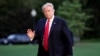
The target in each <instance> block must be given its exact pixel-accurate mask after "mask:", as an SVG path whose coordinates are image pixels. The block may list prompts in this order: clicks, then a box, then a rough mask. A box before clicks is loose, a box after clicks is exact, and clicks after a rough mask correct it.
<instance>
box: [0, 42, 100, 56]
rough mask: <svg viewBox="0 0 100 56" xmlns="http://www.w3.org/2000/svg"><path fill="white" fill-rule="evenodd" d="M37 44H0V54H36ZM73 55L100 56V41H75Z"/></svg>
mask: <svg viewBox="0 0 100 56" xmlns="http://www.w3.org/2000/svg"><path fill="white" fill-rule="evenodd" d="M37 50H38V45H0V56H36V55H37ZM73 50H74V51H73V52H74V56H100V42H91V43H90V42H84V43H77V44H75V46H74V48H73Z"/></svg>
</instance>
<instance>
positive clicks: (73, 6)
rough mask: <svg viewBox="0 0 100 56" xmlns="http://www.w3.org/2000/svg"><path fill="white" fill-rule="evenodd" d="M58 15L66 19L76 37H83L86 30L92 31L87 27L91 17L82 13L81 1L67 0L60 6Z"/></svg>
mask: <svg viewBox="0 0 100 56" xmlns="http://www.w3.org/2000/svg"><path fill="white" fill-rule="evenodd" d="M57 15H59V16H61V17H63V18H65V19H66V21H67V23H68V26H69V28H70V29H71V31H72V32H73V34H74V36H76V37H82V35H83V33H84V30H90V29H89V28H87V27H86V21H87V20H88V19H90V17H91V16H90V15H87V14H86V13H85V12H84V11H82V4H81V3H80V1H79V0H72V1H70V0H65V1H64V2H63V3H62V5H61V6H59V8H58V10H57Z"/></svg>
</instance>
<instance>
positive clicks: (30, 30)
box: [27, 29, 35, 41]
mask: <svg viewBox="0 0 100 56" xmlns="http://www.w3.org/2000/svg"><path fill="white" fill-rule="evenodd" d="M27 35H28V37H29V38H30V40H31V41H32V40H33V39H34V36H35V31H32V29H27Z"/></svg>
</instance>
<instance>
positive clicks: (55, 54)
mask: <svg viewBox="0 0 100 56" xmlns="http://www.w3.org/2000/svg"><path fill="white" fill-rule="evenodd" d="M45 23H46V19H45V18H44V19H41V20H39V21H38V23H37V26H36V28H35V32H36V36H35V38H36V39H38V42H39V49H38V56H45V55H44V54H45V52H44V48H43V45H42V42H43V33H44V26H45ZM48 41H49V42H48V43H49V56H68V55H71V56H72V39H71V35H70V32H69V29H68V27H67V24H66V22H65V21H64V20H63V19H62V18H59V17H54V20H53V23H52V26H51V30H50V34H49V40H48Z"/></svg>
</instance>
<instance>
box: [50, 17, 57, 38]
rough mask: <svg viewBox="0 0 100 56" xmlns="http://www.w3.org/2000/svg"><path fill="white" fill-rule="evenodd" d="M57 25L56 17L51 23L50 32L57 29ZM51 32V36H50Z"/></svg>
mask: <svg viewBox="0 0 100 56" xmlns="http://www.w3.org/2000/svg"><path fill="white" fill-rule="evenodd" d="M55 25H56V18H55V17H54V20H53V22H52V25H51V29H50V34H51V33H52V31H53V30H54V29H55ZM50 34H49V36H50Z"/></svg>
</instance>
